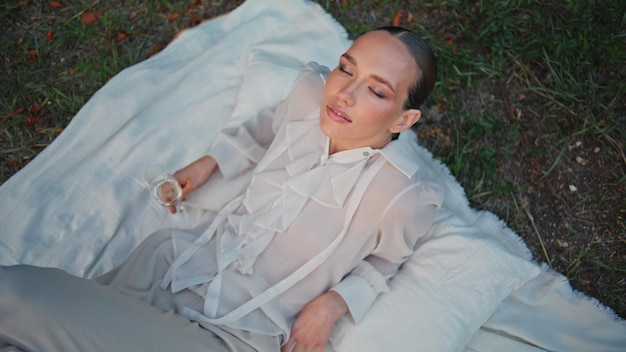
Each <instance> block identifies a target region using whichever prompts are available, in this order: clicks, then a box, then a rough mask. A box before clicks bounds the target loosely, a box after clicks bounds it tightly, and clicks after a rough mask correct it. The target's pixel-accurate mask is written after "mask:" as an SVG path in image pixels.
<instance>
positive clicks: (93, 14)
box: [80, 10, 102, 25]
mask: <svg viewBox="0 0 626 352" xmlns="http://www.w3.org/2000/svg"><path fill="white" fill-rule="evenodd" d="M100 16H102V10H100V11H88V12H83V14H82V15H81V16H80V20H81V21H82V22H83V23H84V24H87V25H89V24H92V23H94V22H96V20H98V17H100Z"/></svg>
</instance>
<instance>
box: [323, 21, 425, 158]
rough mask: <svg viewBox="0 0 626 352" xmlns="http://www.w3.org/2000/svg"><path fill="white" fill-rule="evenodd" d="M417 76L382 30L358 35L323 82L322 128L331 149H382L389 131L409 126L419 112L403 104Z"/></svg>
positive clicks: (400, 46) (399, 47)
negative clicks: (407, 108)
mask: <svg viewBox="0 0 626 352" xmlns="http://www.w3.org/2000/svg"><path fill="white" fill-rule="evenodd" d="M416 75H417V67H416V65H415V61H414V60H413V58H412V57H411V56H410V54H409V52H408V51H407V49H406V48H405V46H404V44H402V42H400V41H399V40H398V39H396V38H394V37H393V36H391V35H390V34H388V33H387V32H384V31H373V32H369V33H366V34H364V35H362V36H361V37H359V38H358V39H357V40H356V41H355V42H354V44H353V45H352V47H350V49H348V51H347V52H346V53H345V54H343V55H342V56H341V58H340V59H339V65H338V66H337V68H335V69H334V70H333V71H332V72H331V73H330V75H329V76H328V80H327V82H326V89H325V92H324V98H323V100H322V106H321V108H320V127H321V129H322V131H323V132H324V133H325V134H326V135H327V136H329V137H330V141H331V142H330V153H331V154H332V153H335V152H338V151H342V150H347V149H354V148H359V147H365V146H369V147H372V148H382V147H383V146H385V145H386V144H387V143H388V142H389V141H390V140H391V136H392V134H393V133H398V132H401V131H404V130H406V129H407V128H409V127H411V125H413V123H415V122H416V121H417V120H418V119H419V117H420V111H419V110H415V109H410V110H405V109H404V103H405V101H406V99H407V96H408V91H409V87H410V86H411V84H412V83H413V81H414V79H415V77H416Z"/></svg>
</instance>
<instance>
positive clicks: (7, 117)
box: [2, 106, 26, 122]
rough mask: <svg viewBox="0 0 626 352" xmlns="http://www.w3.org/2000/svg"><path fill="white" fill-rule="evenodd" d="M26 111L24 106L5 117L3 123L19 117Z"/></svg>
mask: <svg viewBox="0 0 626 352" xmlns="http://www.w3.org/2000/svg"><path fill="white" fill-rule="evenodd" d="M24 111H26V108H25V107H23V106H22V107H19V108H17V109H15V110H13V111H11V112H10V113H8V114H6V115H4V117H3V118H2V122H6V121H7V120H8V119H9V118H10V117H11V116H13V115H19V114H21V113H23V112H24Z"/></svg>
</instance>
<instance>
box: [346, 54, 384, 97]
mask: <svg viewBox="0 0 626 352" xmlns="http://www.w3.org/2000/svg"><path fill="white" fill-rule="evenodd" d="M341 57H343V58H344V59H346V60H348V62H349V63H351V64H352V65H354V66H358V65H357V63H356V60H355V59H354V58H353V57H352V56H350V54H348V53H345V54H343V55H341ZM370 77H372V79H374V80H375V81H377V82H379V83H381V84H384V85H385V86H387V87H388V88H389V89H391V91H392V92H393V93H394V94H396V89H395V88H394V87H393V85H392V84H391V83H390V82H389V81H388V80H386V79H384V78H383V77H381V76H379V75H370Z"/></svg>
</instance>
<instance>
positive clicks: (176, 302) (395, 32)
mask: <svg viewBox="0 0 626 352" xmlns="http://www.w3.org/2000/svg"><path fill="white" fill-rule="evenodd" d="M435 76H436V64H435V60H434V56H433V54H432V51H431V50H430V48H429V47H428V45H427V44H426V43H424V41H423V40H422V39H421V38H419V37H418V36H417V35H415V34H414V33H412V32H409V31H407V30H404V29H401V28H397V27H385V28H380V29H377V30H374V31H371V32H369V33H366V34H364V35H363V36H361V37H359V38H358V39H357V40H356V41H355V42H354V44H353V45H352V46H351V47H350V49H349V50H348V51H347V52H346V53H345V54H343V55H342V56H341V58H340V61H339V65H338V66H337V68H335V69H334V70H333V71H332V72H330V73H328V70H326V69H325V68H323V67H320V66H319V65H317V64H314V63H311V64H309V65H307V66H306V67H305V68H304V69H303V70H302V71H301V73H300V75H299V76H298V78H297V80H296V82H295V83H294V86H293V88H292V90H291V92H290V94H289V96H288V97H287V99H286V100H285V101H284V102H282V103H281V104H279V106H277V107H276V109H275V110H273V111H264V112H261V113H260V114H259V115H258V117H257V118H255V119H253V120H251V121H248V122H246V123H244V124H243V125H242V126H240V127H238V128H229V129H225V130H224V131H223V132H222V133H221V134H220V135H219V136H218V138H217V139H216V142H215V144H214V146H213V148H212V149H211V151H210V152H209V154H208V155H207V156H204V157H202V158H200V159H198V160H197V161H196V162H194V163H192V164H190V165H189V166H187V167H185V168H183V169H181V170H179V171H178V172H177V173H176V174H175V176H176V178H177V179H178V180H179V182H180V183H181V185H182V186H183V189H184V194H185V195H187V194H189V193H190V192H193V191H194V190H196V189H197V188H198V187H200V186H202V185H203V184H204V183H206V181H207V180H208V179H209V178H210V177H211V175H212V174H213V173H214V172H216V171H217V172H220V173H221V174H222V176H223V177H224V178H226V179H231V178H234V177H237V176H238V175H241V174H244V173H246V172H250V173H251V180H250V183H249V185H248V186H247V188H246V190H245V191H244V192H243V194H241V195H240V196H238V197H236V198H235V199H233V200H231V201H230V202H229V203H227V204H226V205H225V206H224V208H223V209H222V210H221V211H220V212H219V213H218V214H216V215H215V216H212V217H210V219H207V221H206V224H205V225H206V226H205V227H203V228H201V229H196V230H186V231H181V230H167V231H159V232H157V233H154V234H152V235H151V236H149V237H148V238H147V239H146V240H145V241H144V242H143V243H142V244H141V245H140V246H139V247H138V248H137V249H136V250H135V252H134V253H133V254H132V255H131V257H130V258H129V259H128V260H127V261H126V262H125V263H124V264H122V265H121V266H120V267H118V268H117V269H115V270H113V271H111V272H110V273H108V274H105V275H104V276H102V277H100V278H98V279H97V281H98V282H99V283H100V284H103V285H97V284H95V283H93V282H92V281H89V280H84V279H78V278H74V277H70V276H69V275H65V274H63V273H59V272H58V271H51V270H46V269H39V268H33V267H26V266H21V267H12V268H3V269H2V270H1V274H0V275H1V277H0V282H1V284H0V297H1V298H0V316H4V317H5V318H0V343H2V342H4V343H10V344H14V345H16V346H18V347H22V348H24V349H30V350H47V351H51V350H55V349H58V350H71V349H72V348H75V349H76V350H81V349H83V350H84V349H85V348H86V347H85V346H89V348H88V349H89V350H94V349H95V350H99V349H102V350H104V349H114V350H119V349H120V348H122V347H120V346H124V348H126V349H133V347H132V344H134V345H135V346H136V348H140V349H143V350H149V349H152V348H153V347H148V346H156V348H158V349H168V348H177V349H179V350H189V349H193V348H195V349H200V348H202V349H208V350H233V351H242V350H261V351H270V350H278V349H280V348H281V346H282V350H283V351H291V350H297V351H313V350H317V351H322V350H323V349H324V346H325V345H326V343H327V342H328V339H329V338H330V336H331V334H332V330H333V327H334V325H335V322H336V321H337V320H338V319H340V318H341V317H343V316H344V315H346V314H349V315H350V316H351V317H352V319H354V320H355V321H358V320H359V319H361V318H362V317H363V315H364V314H365V312H366V311H367V309H368V308H369V306H370V305H371V303H372V302H373V300H374V299H375V298H376V296H377V295H378V294H379V293H381V292H384V291H386V290H388V288H387V284H386V283H387V281H388V280H389V279H390V278H391V277H392V276H393V275H394V274H395V273H396V272H397V270H398V269H399V267H400V265H402V263H403V262H404V261H405V260H406V259H407V257H408V256H409V255H410V254H411V253H412V250H413V247H414V246H415V244H416V242H417V240H418V239H419V238H420V237H421V236H422V235H424V234H425V233H426V231H427V230H428V228H429V227H430V225H431V223H432V219H433V217H434V213H435V211H436V208H437V207H438V206H439V205H440V204H441V202H442V199H441V198H442V196H441V193H442V192H441V191H440V190H439V189H438V188H437V187H436V186H434V185H432V184H426V183H423V182H421V181H420V180H419V177H418V174H417V166H416V164H415V161H414V159H412V155H411V151H410V149H409V148H405V145H404V144H403V143H402V141H401V140H397V141H394V139H395V137H396V136H397V135H398V134H399V133H400V132H402V131H404V130H406V129H408V128H410V127H411V126H412V125H413V124H414V123H415V122H416V121H417V120H418V119H419V118H420V115H421V113H420V110H419V106H420V105H421V104H422V103H423V101H424V100H425V99H426V97H427V96H428V94H429V93H430V91H431V90H432V88H433V86H434V82H435ZM172 211H173V212H174V211H175V209H172ZM43 288H45V290H44V289H43ZM46 290H48V291H49V292H52V293H49V292H46ZM44 292H45V293H44ZM120 292H121V293H122V295H120ZM129 297H132V298H129ZM136 298H140V299H142V300H143V301H145V302H148V303H149V304H150V305H145V304H139V303H138V302H137V301H136ZM100 306H101V308H100ZM153 306H154V307H157V308H158V309H160V310H154V309H153ZM25 307H26V308H25ZM162 311H166V312H170V311H174V312H176V313H178V314H180V315H182V316H183V317H185V318H187V319H188V320H184V319H182V318H180V317H179V316H174V315H171V314H168V315H165V316H164V315H163V314H162ZM42 316H43V317H54V318H55V319H54V320H53V321H54V323H55V325H51V324H46V321H42V320H41V319H38V318H37V317H42ZM61 316H62V317H61ZM90 316H91V319H89V317H90ZM129 316H130V318H129ZM6 317H12V318H11V319H10V320H11V321H9V319H7V318H6ZM96 317H97V319H95V321H97V323H96V322H95V321H93V320H94V319H93V318H96ZM128 319H131V322H129V323H123V324H122V323H120V321H126V320H128ZM44 320H46V319H44ZM85 321H87V322H89V324H84V323H83V322H85ZM188 321H194V322H197V323H198V324H199V325H201V326H202V327H204V329H205V330H208V331H209V333H207V332H206V331H205V330H201V329H197V328H194V325H192V324H190V323H188ZM47 322H49V320H47ZM34 332H36V333H34ZM3 334H4V335H3ZM68 336H71V338H68ZM129 344H130V345H129ZM168 344H170V345H168ZM185 344H187V345H185ZM0 346H1V344H0ZM81 346H82V347H81ZM170 346H171V347H170Z"/></svg>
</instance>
